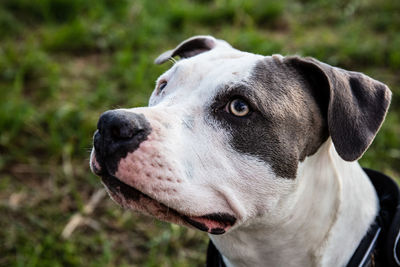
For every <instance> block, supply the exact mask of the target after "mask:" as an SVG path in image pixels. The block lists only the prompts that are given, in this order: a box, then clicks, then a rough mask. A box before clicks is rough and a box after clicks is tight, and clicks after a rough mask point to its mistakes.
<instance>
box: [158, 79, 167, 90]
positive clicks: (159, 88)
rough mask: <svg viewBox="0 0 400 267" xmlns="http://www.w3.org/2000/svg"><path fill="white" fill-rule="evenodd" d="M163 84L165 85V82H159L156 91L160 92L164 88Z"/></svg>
mask: <svg viewBox="0 0 400 267" xmlns="http://www.w3.org/2000/svg"><path fill="white" fill-rule="evenodd" d="M165 86H167V82H165V81H164V82H161V83H160V85H159V86H158V91H159V92H161V91H162V90H164V88H165Z"/></svg>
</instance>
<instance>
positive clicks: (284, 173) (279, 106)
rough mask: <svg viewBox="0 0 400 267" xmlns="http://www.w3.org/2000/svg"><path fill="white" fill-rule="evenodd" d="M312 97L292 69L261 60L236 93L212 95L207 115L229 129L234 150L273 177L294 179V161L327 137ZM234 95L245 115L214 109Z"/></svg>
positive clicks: (273, 60) (275, 61)
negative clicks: (242, 104)
mask: <svg viewBox="0 0 400 267" xmlns="http://www.w3.org/2000/svg"><path fill="white" fill-rule="evenodd" d="M232 88H233V89H232ZM315 95H316V93H315V92H313V88H312V86H311V85H310V83H309V82H308V81H307V80H305V79H304V78H303V77H302V76H301V75H300V74H299V73H298V72H297V71H296V70H295V69H294V68H293V67H292V66H290V65H287V64H284V63H283V62H282V61H281V60H280V59H279V58H274V57H266V58H265V59H264V60H261V61H259V62H258V63H257V64H256V66H255V67H254V69H253V70H252V75H251V77H250V78H249V80H248V81H246V82H244V83H243V84H241V85H240V86H239V89H238V88H237V87H236V88H235V86H231V89H228V90H224V91H222V92H221V93H220V94H219V95H218V96H217V97H216V99H215V103H214V104H213V107H212V110H213V117H214V118H215V119H217V121H219V122H220V123H221V125H223V127H224V128H225V129H226V130H227V131H229V133H230V135H231V141H230V142H231V145H232V146H233V147H234V148H235V149H236V150H237V151H239V152H240V153H245V154H249V155H252V156H256V157H258V158H260V159H261V160H263V161H265V162H267V163H268V164H270V165H271V167H272V169H273V171H274V172H275V173H276V174H277V175H278V176H281V177H285V178H295V177H296V172H297V167H298V163H299V161H302V160H304V158H305V157H306V156H309V155H312V154H314V153H315V152H316V151H317V149H318V148H319V147H320V145H321V144H322V143H323V142H324V141H325V140H326V139H327V138H328V131H327V126H326V119H325V118H324V116H323V113H322V111H321V109H320V107H319V104H318V103H317V100H316V99H315ZM236 97H241V98H243V99H245V100H246V101H248V102H249V104H250V105H251V107H252V110H253V111H252V112H251V113H250V114H249V115H248V116H245V117H235V116H233V115H231V114H229V113H227V112H226V111H225V110H224V109H222V108H216V107H218V106H223V105H224V103H227V102H229V100H230V99H234V98H236Z"/></svg>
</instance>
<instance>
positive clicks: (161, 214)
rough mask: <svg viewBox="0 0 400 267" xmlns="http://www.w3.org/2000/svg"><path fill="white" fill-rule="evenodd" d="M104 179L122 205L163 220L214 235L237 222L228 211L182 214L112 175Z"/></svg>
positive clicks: (111, 192) (104, 182) (222, 232)
mask: <svg viewBox="0 0 400 267" xmlns="http://www.w3.org/2000/svg"><path fill="white" fill-rule="evenodd" d="M102 181H103V184H104V185H105V186H106V188H107V191H108V192H109V194H110V196H111V197H112V198H113V199H114V201H116V202H117V203H118V204H119V205H121V206H122V207H125V208H130V209H132V210H136V211H140V212H142V213H145V214H148V215H151V216H154V217H156V218H158V219H160V220H163V221H168V222H172V223H176V224H181V225H185V226H189V227H195V228H197V229H199V230H201V231H204V232H208V233H210V234H214V235H220V234H224V233H225V232H226V231H227V230H229V229H230V228H231V227H232V226H233V225H234V224H235V222H236V218H235V217H234V216H232V215H230V214H227V213H209V214H205V215H202V216H191V215H187V214H182V213H180V212H178V211H177V210H174V209H172V208H170V207H168V206H166V205H165V204H163V203H160V202H158V201H157V200H155V199H153V198H151V197H149V196H148V195H146V194H144V193H142V192H141V191H139V190H137V189H136V188H134V187H132V186H130V185H127V184H125V183H124V182H122V181H120V180H119V179H117V178H116V177H114V176H112V175H108V174H107V175H104V174H103V175H102Z"/></svg>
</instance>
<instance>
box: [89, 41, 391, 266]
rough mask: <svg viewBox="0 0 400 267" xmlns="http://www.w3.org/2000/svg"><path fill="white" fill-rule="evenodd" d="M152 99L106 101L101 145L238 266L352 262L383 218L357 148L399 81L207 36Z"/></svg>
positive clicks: (126, 193) (145, 192)
mask: <svg viewBox="0 0 400 267" xmlns="http://www.w3.org/2000/svg"><path fill="white" fill-rule="evenodd" d="M176 56H179V57H180V58H181V60H179V61H175V60H173V61H174V64H173V66H172V67H171V68H170V69H169V70H168V71H166V72H165V73H164V74H162V75H161V76H160V77H159V78H158V80H157V83H156V87H155V89H154V91H153V93H152V95H151V97H150V100H149V106H148V107H138V108H130V109H116V110H110V111H106V112H105V113H103V114H102V115H101V116H100V118H99V121H98V125H97V128H98V129H97V131H96V132H95V135H94V141H93V143H94V147H93V150H92V153H91V156H90V166H91V169H92V171H93V172H94V173H95V174H97V175H99V176H101V177H102V182H103V184H104V185H105V187H106V189H107V191H108V193H109V195H110V196H111V198H112V199H113V200H114V201H115V202H117V203H118V204H119V205H121V206H122V207H124V208H129V209H132V210H135V211H139V212H142V213H144V214H148V215H150V216H153V217H156V218H158V219H160V220H163V221H168V222H172V223H176V224H180V225H184V226H188V227H192V228H196V229H199V230H201V231H204V232H207V233H208V234H209V237H210V239H211V242H212V245H213V246H215V248H216V250H217V251H218V253H220V256H221V261H222V262H221V263H220V264H222V265H224V266H345V265H346V264H347V263H348V262H349V261H350V259H351V257H352V255H353V253H354V252H355V251H356V249H357V247H358V246H359V244H360V242H361V241H362V240H363V238H364V236H365V235H366V233H368V231H369V230H370V228H371V225H373V224H374V221H375V218H376V216H377V215H378V213H379V210H380V205H379V199H378V195H377V192H376V190H375V188H374V185H373V184H372V182H371V180H370V178H369V177H368V175H367V173H366V172H365V171H364V170H363V169H362V168H361V167H360V165H359V164H358V162H357V160H358V159H359V158H360V157H361V156H362V155H363V153H364V152H365V151H366V150H367V148H368V147H369V145H370V144H371V142H372V140H373V139H374V137H375V135H376V133H377V132H378V130H379V128H380V127H381V124H382V122H383V121H384V118H385V116H386V113H387V110H388V107H389V104H390V99H391V92H390V90H389V88H388V87H387V86H386V85H385V84H383V83H381V82H379V81H376V80H374V79H372V78H370V77H368V76H366V75H364V74H362V73H358V72H352V71H347V70H343V69H340V68H337V67H333V66H330V65H328V64H325V63H322V62H320V61H318V60H316V59H313V58H303V57H299V56H281V55H272V56H262V55H257V54H252V53H248V52H242V51H239V50H237V49H235V48H233V47H232V46H231V45H229V44H228V43H227V42H225V41H222V40H218V39H216V38H214V37H211V36H195V37H192V38H189V39H187V40H185V41H184V42H182V43H181V44H179V45H178V46H177V47H176V48H175V49H173V50H169V51H166V52H164V53H163V54H161V55H160V56H159V57H158V58H157V59H156V60H155V63H156V64H161V63H164V62H166V61H168V60H170V59H172V58H174V57H176Z"/></svg>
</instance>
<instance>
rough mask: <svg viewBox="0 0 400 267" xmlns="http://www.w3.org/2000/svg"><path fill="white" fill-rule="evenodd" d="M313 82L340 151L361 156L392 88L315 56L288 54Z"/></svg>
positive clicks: (346, 155) (352, 156) (345, 155)
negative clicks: (292, 55) (305, 56)
mask: <svg viewBox="0 0 400 267" xmlns="http://www.w3.org/2000/svg"><path fill="white" fill-rule="evenodd" d="M286 60H287V62H288V63H289V64H291V65H292V66H294V67H295V68H296V69H297V70H298V71H299V72H300V74H301V75H303V77H304V78H305V79H306V80H307V81H308V82H309V83H310V85H311V87H312V89H313V90H314V93H315V95H316V96H318V97H317V102H318V104H319V105H320V107H321V110H322V113H323V114H324V115H325V116H326V119H327V122H328V130H329V134H330V136H331V138H332V142H333V144H334V146H335V148H336V151H337V152H338V154H339V155H340V156H341V157H342V158H343V159H344V160H346V161H353V160H357V159H359V158H360V157H361V156H362V155H363V154H364V152H365V151H366V150H367V148H368V147H369V145H370V144H371V143H372V140H373V139H374V137H375V135H376V133H377V132H378V130H379V128H380V127H381V125H382V122H383V120H384V119H385V116H386V112H387V110H388V108H389V103H390V99H391V92H390V90H389V88H388V87H387V86H386V85H385V84H383V83H381V82H379V81H376V80H374V79H372V78H370V77H368V76H366V75H364V74H362V73H359V72H352V71H346V70H343V69H340V68H336V67H332V66H330V65H328V64H325V63H322V62H320V61H318V60H316V59H313V58H300V57H288V58H286Z"/></svg>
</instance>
